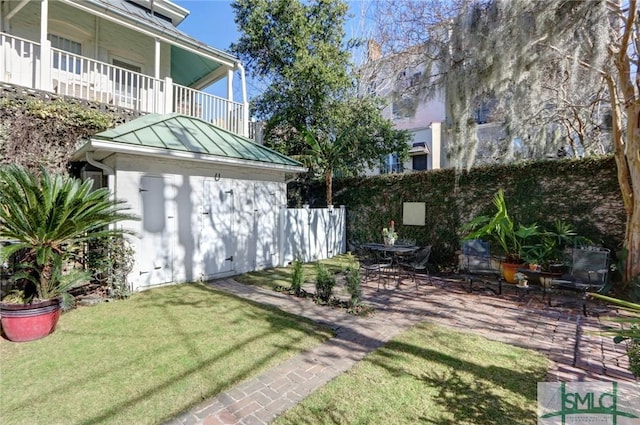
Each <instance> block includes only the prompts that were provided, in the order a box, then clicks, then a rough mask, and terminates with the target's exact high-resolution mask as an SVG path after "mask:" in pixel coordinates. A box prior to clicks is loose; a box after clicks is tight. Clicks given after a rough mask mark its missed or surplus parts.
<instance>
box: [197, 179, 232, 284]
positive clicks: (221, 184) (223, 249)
mask: <svg viewBox="0 0 640 425" xmlns="http://www.w3.org/2000/svg"><path fill="white" fill-rule="evenodd" d="M203 197H204V199H203V202H202V208H203V210H202V235H201V238H200V252H202V255H203V258H202V259H203V268H204V272H203V274H204V278H205V279H208V278H210V277H213V276H215V275H216V274H218V273H224V272H229V271H232V270H234V263H233V260H234V259H233V241H234V236H235V235H234V230H233V213H234V211H233V186H232V184H231V182H230V181H228V180H219V181H215V180H213V179H206V180H205V181H204V188H203Z"/></svg>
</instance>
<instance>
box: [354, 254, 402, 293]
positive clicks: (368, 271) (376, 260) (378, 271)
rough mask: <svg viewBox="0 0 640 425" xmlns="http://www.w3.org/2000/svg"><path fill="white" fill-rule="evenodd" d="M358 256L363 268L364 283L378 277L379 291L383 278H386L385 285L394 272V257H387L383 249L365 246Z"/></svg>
mask: <svg viewBox="0 0 640 425" xmlns="http://www.w3.org/2000/svg"><path fill="white" fill-rule="evenodd" d="M358 257H359V258H360V266H361V267H362V270H363V272H364V273H363V274H362V277H363V283H365V282H368V281H369V279H371V278H374V277H375V278H377V280H378V289H377V290H378V291H379V290H380V283H381V282H382V279H383V278H386V280H385V282H384V287H385V288H386V286H387V283H388V282H389V276H390V275H392V274H393V273H394V271H393V270H394V267H393V261H392V258H390V257H386V256H385V255H384V253H383V252H382V251H377V250H372V249H366V248H363V249H362V250H361V251H360V253H359V255H358Z"/></svg>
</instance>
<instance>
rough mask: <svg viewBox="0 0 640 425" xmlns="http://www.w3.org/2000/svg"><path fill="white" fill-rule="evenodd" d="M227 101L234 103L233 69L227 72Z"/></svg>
mask: <svg viewBox="0 0 640 425" xmlns="http://www.w3.org/2000/svg"><path fill="white" fill-rule="evenodd" d="M227 100H228V101H230V102H233V69H229V70H228V71H227Z"/></svg>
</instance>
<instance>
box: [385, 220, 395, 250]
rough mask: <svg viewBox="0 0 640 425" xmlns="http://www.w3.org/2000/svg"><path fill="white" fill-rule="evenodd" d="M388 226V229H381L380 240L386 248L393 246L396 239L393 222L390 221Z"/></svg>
mask: <svg viewBox="0 0 640 425" xmlns="http://www.w3.org/2000/svg"><path fill="white" fill-rule="evenodd" d="M389 224H390V226H389V227H385V228H383V229H382V240H383V241H384V244H385V245H386V246H393V245H394V244H395V243H396V239H398V234H397V233H396V229H395V222H394V221H393V220H391V223H389Z"/></svg>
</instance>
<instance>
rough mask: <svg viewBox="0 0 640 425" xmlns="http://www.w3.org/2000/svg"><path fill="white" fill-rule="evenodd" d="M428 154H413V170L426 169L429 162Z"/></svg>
mask: <svg viewBox="0 0 640 425" xmlns="http://www.w3.org/2000/svg"><path fill="white" fill-rule="evenodd" d="M428 158H429V156H428V155H414V156H413V157H412V158H411V160H412V161H413V164H412V167H413V169H414V170H415V171H422V170H428V169H429V168H428V167H429V162H428Z"/></svg>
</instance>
